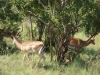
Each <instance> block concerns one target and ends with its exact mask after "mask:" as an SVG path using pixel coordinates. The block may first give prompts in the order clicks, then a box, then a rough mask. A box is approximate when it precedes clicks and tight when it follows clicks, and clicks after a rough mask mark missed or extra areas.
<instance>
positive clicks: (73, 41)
mask: <svg viewBox="0 0 100 75" xmlns="http://www.w3.org/2000/svg"><path fill="white" fill-rule="evenodd" d="M89 44H93V45H94V44H95V42H94V38H91V39H90V40H87V41H83V40H81V39H78V38H68V47H69V48H74V49H75V53H74V55H73V57H72V60H74V58H75V57H76V55H77V53H78V51H79V49H80V48H82V47H85V46H88V45H89Z"/></svg>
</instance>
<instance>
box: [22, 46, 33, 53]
mask: <svg viewBox="0 0 100 75" xmlns="http://www.w3.org/2000/svg"><path fill="white" fill-rule="evenodd" d="M22 50H24V51H28V52H35V46H26V47H22Z"/></svg>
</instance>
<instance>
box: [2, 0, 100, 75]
mask: <svg viewBox="0 0 100 75" xmlns="http://www.w3.org/2000/svg"><path fill="white" fill-rule="evenodd" d="M99 24H100V1H99V0H72V1H70V0H2V1H0V63H1V64H0V75H33V74H36V75H51V74H54V75H67V74H68V75H80V74H81V75H99V74H100V72H99V70H100V65H99V64H100V50H99V48H100V47H99V46H100V43H99V42H100V38H99V37H100V34H99V32H100V25H99ZM17 33H19V36H20V38H19V40H20V41H28V40H39V41H43V42H44V45H45V46H44V54H45V57H46V62H45V64H46V65H45V67H44V68H43V67H41V64H42V61H41V63H40V65H39V66H38V67H37V68H35V67H34V66H35V63H36V62H37V59H38V56H37V55H36V54H29V55H30V58H31V60H32V62H33V63H32V65H33V68H30V67H29V64H28V61H27V60H25V61H24V65H21V62H22V57H23V53H22V52H21V51H20V50H19V49H18V48H17V47H16V46H15V45H13V44H12V40H13V39H12V38H11V35H12V34H13V35H16V34H17ZM90 35H91V36H90ZM70 37H71V38H73V37H76V38H80V39H82V40H87V42H88V41H89V40H90V39H91V38H92V37H94V38H95V45H89V46H87V47H83V48H81V47H80V48H79V52H78V54H77V56H76V57H75V58H74V60H73V61H70V62H66V59H68V60H69V59H70V58H72V56H73V53H75V50H74V49H70V48H69V47H68V38H70ZM84 44H85V43H84ZM84 44H83V45H84ZM69 52H70V53H69ZM69 56H70V58H69Z"/></svg>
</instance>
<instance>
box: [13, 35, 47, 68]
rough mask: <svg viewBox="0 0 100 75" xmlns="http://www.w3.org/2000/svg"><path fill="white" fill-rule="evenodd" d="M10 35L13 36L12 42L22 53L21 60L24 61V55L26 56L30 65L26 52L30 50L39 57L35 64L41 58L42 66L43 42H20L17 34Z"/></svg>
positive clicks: (43, 57)
mask: <svg viewBox="0 0 100 75" xmlns="http://www.w3.org/2000/svg"><path fill="white" fill-rule="evenodd" d="M12 37H13V44H15V45H16V46H17V47H18V48H19V49H20V50H21V51H22V52H23V53H24V57H23V61H24V59H25V57H27V59H28V61H29V63H30V65H31V67H32V63H31V61H30V59H29V56H28V54H29V53H30V52H35V53H36V54H37V55H38V56H39V57H40V59H39V60H38V62H37V63H36V66H37V65H38V63H39V62H40V60H41V59H43V66H44V63H45V56H44V54H43V48H44V43H43V42H41V41H27V42H20V41H18V37H17V36H14V35H12ZM22 64H23V62H22ZM36 66H35V67H36Z"/></svg>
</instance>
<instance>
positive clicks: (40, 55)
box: [35, 53, 45, 67]
mask: <svg viewBox="0 0 100 75" xmlns="http://www.w3.org/2000/svg"><path fill="white" fill-rule="evenodd" d="M38 55H39V57H40V59H39V60H38V62H37V63H36V66H37V65H38V64H39V62H40V61H41V59H43V66H44V63H45V56H44V55H43V54H42V53H41V54H38ZM36 66H35V67H36Z"/></svg>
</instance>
